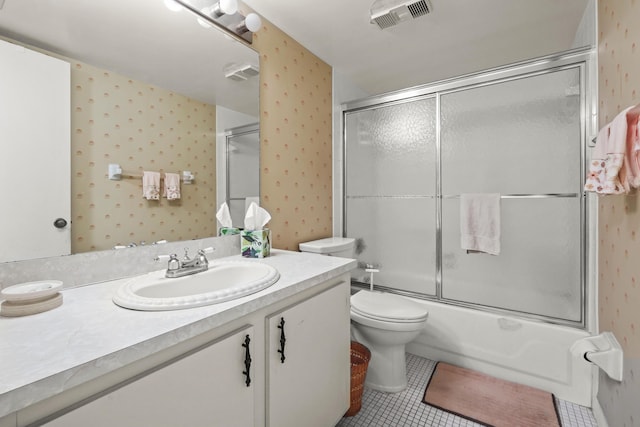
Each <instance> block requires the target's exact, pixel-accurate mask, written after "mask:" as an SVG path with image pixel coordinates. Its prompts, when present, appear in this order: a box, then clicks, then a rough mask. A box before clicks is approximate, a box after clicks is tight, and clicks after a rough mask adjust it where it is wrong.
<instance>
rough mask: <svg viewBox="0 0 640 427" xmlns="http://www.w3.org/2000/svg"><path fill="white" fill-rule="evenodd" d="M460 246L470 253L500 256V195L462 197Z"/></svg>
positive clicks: (465, 195)
mask: <svg viewBox="0 0 640 427" xmlns="http://www.w3.org/2000/svg"><path fill="white" fill-rule="evenodd" d="M460 244H461V247H462V249H466V250H468V251H479V252H486V253H488V254H491V255H498V254H500V194H496V193H491V194H461V195H460Z"/></svg>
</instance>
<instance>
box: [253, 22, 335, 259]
mask: <svg viewBox="0 0 640 427" xmlns="http://www.w3.org/2000/svg"><path fill="white" fill-rule="evenodd" d="M263 22H264V24H263V27H262V29H261V30H260V31H259V32H258V33H256V34H255V35H254V48H255V49H256V50H257V51H258V52H259V54H260V138H261V146H260V150H261V151H260V195H261V203H262V205H263V206H264V207H265V209H267V210H268V211H269V212H270V213H271V215H272V220H271V222H270V224H269V226H270V228H271V230H272V239H273V246H274V247H276V248H280V249H290V250H298V243H300V242H304V241H308V240H313V239H318V238H321V237H328V236H331V234H332V177H331V170H332V167H331V166H332V157H331V155H332V154H331V153H332V147H331V145H332V135H331V129H332V116H331V115H332V82H331V74H332V73H331V67H330V66H329V65H327V64H326V63H325V62H323V61H322V60H320V59H319V58H318V57H316V56H315V55H313V54H312V53H311V52H309V51H308V50H307V49H305V48H304V47H303V46H302V45H300V44H299V43H298V42H296V41H295V40H293V39H292V38H291V37H289V36H288V35H286V34H285V33H283V32H282V31H281V30H279V29H278V28H277V27H275V26H274V25H272V24H271V23H269V22H268V21H266V20H264V21H263Z"/></svg>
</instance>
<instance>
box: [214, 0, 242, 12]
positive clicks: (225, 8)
mask: <svg viewBox="0 0 640 427" xmlns="http://www.w3.org/2000/svg"><path fill="white" fill-rule="evenodd" d="M218 4H219V5H220V10H221V11H222V12H224V13H226V14H227V15H233V14H234V13H236V12H237V11H238V1H237V0H220V1H219V2H218Z"/></svg>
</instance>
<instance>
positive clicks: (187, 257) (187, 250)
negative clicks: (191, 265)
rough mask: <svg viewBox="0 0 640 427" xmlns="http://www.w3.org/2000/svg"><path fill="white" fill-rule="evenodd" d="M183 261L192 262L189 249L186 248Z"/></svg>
mask: <svg viewBox="0 0 640 427" xmlns="http://www.w3.org/2000/svg"><path fill="white" fill-rule="evenodd" d="M182 260H183V261H191V258H189V248H184V257H183V258H182Z"/></svg>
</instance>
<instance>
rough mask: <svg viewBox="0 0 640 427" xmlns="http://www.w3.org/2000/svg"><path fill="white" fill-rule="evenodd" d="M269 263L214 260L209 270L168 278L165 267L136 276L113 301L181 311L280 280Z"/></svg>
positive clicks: (228, 297) (123, 286) (262, 287)
mask: <svg viewBox="0 0 640 427" xmlns="http://www.w3.org/2000/svg"><path fill="white" fill-rule="evenodd" d="M279 278H280V273H278V270H276V269H275V268H273V267H271V266H270V265H267V264H262V263H258V262H248V261H235V262H211V263H209V270H207V271H204V272H202V273H197V274H193V275H190V276H185V277H179V278H175V279H168V278H166V277H165V270H159V271H154V272H152V273H148V274H145V275H143V276H138V277H134V278H133V279H131V280H129V281H127V282H126V283H124V284H123V285H122V286H121V287H120V288H119V289H118V291H117V292H116V294H115V295H114V296H113V302H115V303H116V304H118V305H119V306H121V307H125V308H131V309H134V310H146V311H149V310H179V309H183V308H191V307H200V306H203V305H209V304H216V303H220V302H224V301H229V300H232V299H236V298H240V297H243V296H245V295H249V294H252V293H254V292H258V291H261V290H262V289H265V288H267V287H269V286H271V285H273V284H274V283H275V282H277V281H278V279H279Z"/></svg>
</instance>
